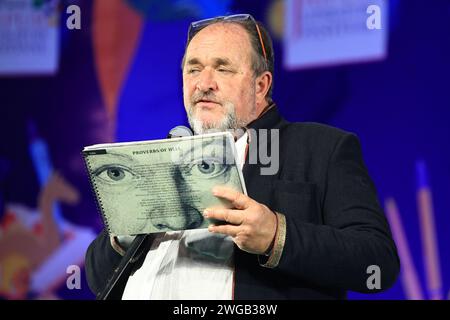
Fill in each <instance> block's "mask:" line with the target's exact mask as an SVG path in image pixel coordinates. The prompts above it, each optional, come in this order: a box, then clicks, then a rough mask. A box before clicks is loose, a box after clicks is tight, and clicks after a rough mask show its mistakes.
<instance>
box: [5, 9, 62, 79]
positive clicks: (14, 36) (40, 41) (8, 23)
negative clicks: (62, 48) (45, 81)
mask: <svg viewBox="0 0 450 320" xmlns="http://www.w3.org/2000/svg"><path fill="white" fill-rule="evenodd" d="M58 62H59V12H58V1H54V0H53V1H34V0H2V1H0V75H18V74H20V75H23V74H54V73H55V72H56V71H57V69H58Z"/></svg>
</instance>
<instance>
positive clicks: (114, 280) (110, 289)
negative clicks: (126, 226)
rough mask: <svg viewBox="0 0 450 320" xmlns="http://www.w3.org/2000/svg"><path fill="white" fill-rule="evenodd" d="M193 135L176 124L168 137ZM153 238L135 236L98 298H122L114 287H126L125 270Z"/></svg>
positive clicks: (149, 236) (189, 130)
mask: <svg viewBox="0 0 450 320" xmlns="http://www.w3.org/2000/svg"><path fill="white" fill-rule="evenodd" d="M193 135H194V133H193V132H192V130H191V129H189V128H188V127H186V126H176V127H174V128H172V129H171V130H170V131H169V134H168V135H167V139H171V138H180V137H187V136H193ZM153 240H154V235H152V234H139V235H137V236H136V238H134V240H133V242H132V243H131V245H130V247H129V248H128V249H127V251H126V252H125V255H124V256H123V257H122V259H121V260H120V263H119V265H118V266H117V267H116V268H115V269H114V272H113V274H112V276H111V277H110V278H109V279H108V281H107V283H106V286H105V287H104V288H103V290H102V291H101V292H99V293H98V294H97V296H96V299H97V300H109V299H121V296H117V295H116V294H115V292H114V289H117V287H119V286H122V289H124V288H125V285H126V279H124V278H123V277H124V275H125V274H126V272H125V270H126V269H129V270H130V268H131V267H132V265H133V263H134V262H136V261H137V260H139V258H140V257H141V255H142V254H146V252H144V251H145V248H148V249H149V248H150V245H151V243H152V242H153Z"/></svg>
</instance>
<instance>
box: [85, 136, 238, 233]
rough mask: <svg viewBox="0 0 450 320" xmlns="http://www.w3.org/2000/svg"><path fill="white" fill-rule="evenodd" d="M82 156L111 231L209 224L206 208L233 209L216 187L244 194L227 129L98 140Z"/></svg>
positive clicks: (159, 229)
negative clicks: (129, 139) (214, 190)
mask: <svg viewBox="0 0 450 320" xmlns="http://www.w3.org/2000/svg"><path fill="white" fill-rule="evenodd" d="M83 156H84V159H85V162H86V167H87V170H88V174H89V177H90V180H91V184H92V188H93V190H94V193H95V197H96V200H97V204H98V207H99V210H100V211H101V214H102V217H103V221H104V223H105V226H106V227H107V229H108V231H109V233H110V234H114V235H135V234H144V233H154V232H165V231H171V230H187V229H198V228H207V227H208V225H209V224H211V223H216V222H217V221H210V220H208V219H205V218H204V217H203V214H202V213H203V210H204V209H205V208H207V207H229V203H227V201H226V200H222V199H219V198H217V197H215V196H214V195H213V194H212V192H211V190H212V188H213V187H214V186H217V185H225V186H228V187H230V188H233V189H235V190H237V191H239V192H242V193H244V194H246V189H245V183H244V180H243V177H242V172H241V170H240V168H241V165H240V164H239V163H238V160H237V156H236V148H235V145H234V138H233V136H232V135H231V133H229V132H222V133H214V134H205V135H198V136H192V137H182V138H175V139H163V140H152V141H140V142H128V143H113V144H100V145H94V146H89V147H86V148H84V150H83Z"/></svg>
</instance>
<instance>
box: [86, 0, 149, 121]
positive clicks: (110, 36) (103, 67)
mask: <svg viewBox="0 0 450 320" xmlns="http://www.w3.org/2000/svg"><path fill="white" fill-rule="evenodd" d="M93 18H94V21H95V23H94V26H93V34H92V41H93V47H94V55H95V57H94V59H95V62H96V63H95V65H96V68H97V78H98V81H99V83H100V88H101V92H102V95H103V101H104V105H105V108H106V110H107V112H108V115H109V117H110V119H111V120H113V123H114V121H115V116H116V107H117V100H118V99H119V97H120V93H121V89H122V86H123V82H124V81H125V79H126V77H127V75H128V71H129V66H130V64H131V63H132V61H133V57H134V54H135V52H136V50H137V47H138V45H139V40H140V34H141V30H142V25H143V19H142V16H141V15H140V13H139V12H138V11H136V10H134V9H133V8H132V7H131V6H130V5H129V4H128V3H127V1H125V0H97V1H95V3H94V11H93Z"/></svg>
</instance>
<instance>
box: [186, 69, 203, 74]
mask: <svg viewBox="0 0 450 320" xmlns="http://www.w3.org/2000/svg"><path fill="white" fill-rule="evenodd" d="M199 71H200V70H199V69H188V73H189V74H193V73H197V72H199Z"/></svg>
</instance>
